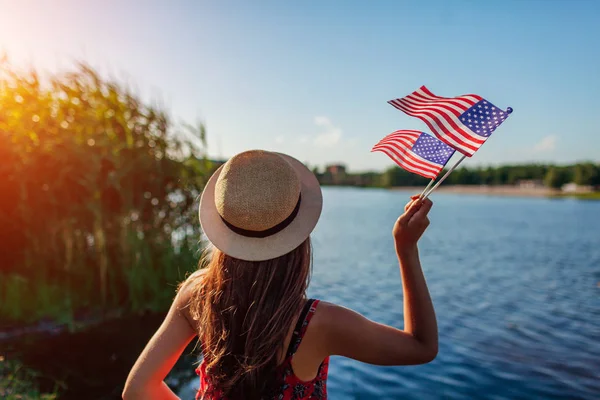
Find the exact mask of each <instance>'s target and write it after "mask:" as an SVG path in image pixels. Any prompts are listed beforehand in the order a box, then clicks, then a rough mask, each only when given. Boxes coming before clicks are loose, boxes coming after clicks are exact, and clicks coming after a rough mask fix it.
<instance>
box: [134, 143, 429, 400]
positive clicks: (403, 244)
mask: <svg viewBox="0 0 600 400" xmlns="http://www.w3.org/2000/svg"><path fill="white" fill-rule="evenodd" d="M431 205H432V203H431V201H430V200H424V201H421V200H419V198H418V196H413V197H412V198H411V202H409V203H408V204H407V205H406V207H405V210H404V214H402V215H401V216H400V217H399V218H398V220H397V221H396V223H395V225H394V228H393V236H394V241H395V250H396V254H397V256H398V261H399V265H400V271H401V275H402V286H403V290H404V330H400V329H397V328H394V327H391V326H386V325H382V324H379V323H376V322H373V321H370V320H368V319H366V318H365V317H363V316H361V315H360V314H358V313H356V312H354V311H351V310H349V309H347V308H344V307H341V306H337V305H335V304H331V303H325V302H319V301H318V300H308V299H307V298H306V289H307V286H308V280H309V276H310V268H311V261H312V259H311V256H312V255H311V246H310V238H309V235H310V233H311V232H312V230H313V229H314V227H315V225H316V224H317V220H318V219H319V216H320V213H321V207H322V195H321V189H320V187H319V183H318V182H317V179H316V178H315V176H314V175H313V174H312V173H311V172H310V171H309V170H308V169H307V168H306V167H305V166H304V165H303V164H302V163H300V162H299V161H298V160H296V159H294V158H292V157H290V156H287V155H283V154H279V153H271V152H267V151H261V150H254V151H248V152H244V153H241V154H238V155H236V156H234V157H233V158H231V159H230V160H229V161H228V162H227V163H225V164H224V165H223V166H222V167H221V168H220V169H219V170H217V171H216V172H215V174H214V175H213V176H212V177H211V179H210V180H209V182H208V184H207V186H206V188H205V189H204V192H203V194H202V198H201V200H200V222H201V225H202V229H203V231H204V232H205V234H206V236H207V238H208V239H209V240H210V242H211V243H212V245H213V246H214V248H213V251H212V255H211V256H210V261H209V263H208V266H207V267H206V268H203V269H201V270H199V271H197V272H196V273H194V274H192V276H190V277H189V278H188V279H187V280H186V281H185V282H184V283H183V284H182V286H181V288H180V290H179V292H178V294H177V296H176V297H175V300H174V302H173V305H172V307H171V309H170V311H169V313H168V315H167V317H166V319H165V321H164V322H163V324H162V325H161V327H160V328H159V329H158V331H157V332H156V334H155V335H154V336H153V337H152V339H151V340H150V342H149V343H148V345H147V346H146V348H145V349H144V351H143V352H142V354H141V355H140V357H139V359H138V360H137V362H136V363H135V365H134V366H133V369H132V370H131V372H130V374H129V377H128V378H127V383H126V384H125V390H124V392H123V398H124V399H175V398H177V397H176V396H175V395H174V394H173V392H172V391H171V390H170V389H169V388H168V387H167V385H166V384H165V383H164V382H163V379H164V378H165V377H166V376H167V374H168V373H169V371H170V370H171V368H172V367H173V365H174V364H175V362H176V361H177V359H178V358H179V356H180V355H181V353H182V352H183V350H184V349H185V348H186V346H187V345H188V343H189V342H190V341H191V340H192V339H193V338H194V337H196V336H198V338H199V342H200V345H201V349H202V353H203V357H204V359H203V361H202V364H201V365H200V367H198V369H197V373H198V374H199V375H200V383H199V386H200V388H199V391H198V395H197V398H198V399H211V400H212V399H229V400H237V399H309V398H310V399H325V398H326V397H327V389H326V380H327V368H328V362H329V356H331V355H341V356H345V357H350V358H353V359H355V360H359V361H362V362H366V363H370V364H376V365H408V364H422V363H427V362H429V361H431V360H433V359H434V358H435V356H436V354H437V351H438V334H437V323H436V318H435V312H434V310H433V305H432V303H431V299H430V297H429V292H428V290H427V285H426V283H425V278H424V276H423V272H422V271H421V265H420V261H419V254H418V251H417V241H418V240H419V238H420V237H421V235H422V234H423V232H424V231H425V229H426V228H427V226H428V225H429V220H428V218H427V214H428V212H429V210H430V209H431ZM340 234H343V232H340Z"/></svg>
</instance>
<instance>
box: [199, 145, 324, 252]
mask: <svg viewBox="0 0 600 400" xmlns="http://www.w3.org/2000/svg"><path fill="white" fill-rule="evenodd" d="M322 206H323V196H322V194H321V188H320V186H319V182H318V181H317V178H316V177H315V175H314V174H313V173H312V172H311V171H310V170H309V169H308V168H306V167H305V166H304V164H302V163H301V162H300V161H298V160H296V159H295V158H293V157H290V156H288V155H285V154H281V153H273V152H269V151H263V150H251V151H246V152H243V153H240V154H238V155H236V156H234V157H232V158H231V159H230V160H229V161H227V162H226V163H225V164H224V165H222V166H221V167H220V168H219V169H218V170H217V171H216V172H215V173H214V174H213V176H212V177H211V178H210V180H209V181H208V183H207V184H206V187H205V188H204V191H203V193H202V198H201V199H200V224H201V225H202V229H203V230H204V233H205V234H206V236H207V237H208V240H210V241H211V243H212V244H213V245H214V246H215V247H216V248H218V249H219V250H221V251H222V252H223V253H225V254H227V255H229V256H231V257H234V258H238V259H241V260H248V261H262V260H269V259H272V258H276V257H279V256H282V255H284V254H286V253H288V252H290V251H292V250H293V249H295V248H296V247H298V246H299V245H300V244H301V243H302V242H304V240H306V239H307V238H308V236H309V235H310V233H311V232H312V230H313V229H314V227H315V225H316V224H317V221H318V220H319V216H320V215H321V208H322Z"/></svg>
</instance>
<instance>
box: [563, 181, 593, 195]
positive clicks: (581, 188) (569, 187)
mask: <svg viewBox="0 0 600 400" xmlns="http://www.w3.org/2000/svg"><path fill="white" fill-rule="evenodd" d="M561 190H562V191H563V192H565V193H588V192H591V191H592V190H593V189H592V187H591V186H586V185H578V184H576V183H575V182H571V183H566V184H564V185H563V186H562V187H561Z"/></svg>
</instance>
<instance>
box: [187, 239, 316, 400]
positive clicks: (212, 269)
mask: <svg viewBox="0 0 600 400" xmlns="http://www.w3.org/2000/svg"><path fill="white" fill-rule="evenodd" d="M311 265H312V260H311V245H310V238H309V239H307V240H306V241H305V242H304V243H302V244H301V245H300V246H298V247H297V248H296V249H294V250H292V251H291V252H289V253H287V254H285V255H283V256H281V257H278V258H275V259H272V260H266V261H244V260H239V259H236V258H233V257H230V256H228V255H226V254H224V253H223V252H221V251H219V250H217V249H214V250H213V253H212V257H211V258H210V262H209V263H208V266H207V267H206V271H205V273H204V274H203V277H202V281H201V283H200V282H199V284H198V285H196V287H195V290H194V292H193V295H192V298H191V303H190V312H191V315H192V317H193V318H194V320H196V321H197V322H198V334H199V340H200V343H201V347H202V353H203V355H204V362H205V364H206V374H207V379H208V383H209V390H212V391H218V392H220V393H221V394H223V395H224V396H226V397H227V398H228V399H230V400H237V399H260V398H262V395H263V394H264V393H265V392H267V391H270V390H273V388H272V387H273V385H274V384H275V382H276V368H277V367H278V362H279V361H280V358H281V355H282V352H283V351H285V349H284V348H283V344H284V342H285V339H286V337H287V335H288V333H289V331H290V327H291V326H292V324H294V323H295V318H296V317H297V316H298V313H299V311H300V309H301V308H302V306H303V304H304V301H305V299H306V288H307V286H308V282H309V280H310V274H311ZM275 390H276V389H275ZM206 394H209V393H206Z"/></svg>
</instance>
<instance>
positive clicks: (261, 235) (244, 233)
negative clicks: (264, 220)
mask: <svg viewBox="0 0 600 400" xmlns="http://www.w3.org/2000/svg"><path fill="white" fill-rule="evenodd" d="M301 200H302V195H300V196H299V197H298V202H297V203H296V207H294V210H293V211H292V213H291V214H290V215H289V216H288V217H287V218H286V219H284V220H283V221H281V222H280V223H278V224H277V225H275V226H274V227H272V228H269V229H265V230H264V231H251V230H248V229H243V228H239V227H237V226H235V225H233V224H231V223H229V222H227V221H226V220H225V218H223V216H221V215H220V214H219V216H220V217H221V219H222V220H223V222H224V223H225V225H227V227H228V228H229V229H231V230H232V231H233V232H235V233H237V234H238V235H242V236H246V237H252V238H266V237H268V236H272V235H274V234H276V233H279V232H281V231H282V230H284V229H285V228H287V227H288V225H289V224H291V223H292V221H293V220H294V218H296V215H298V211H299V210H300V201H301Z"/></svg>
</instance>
